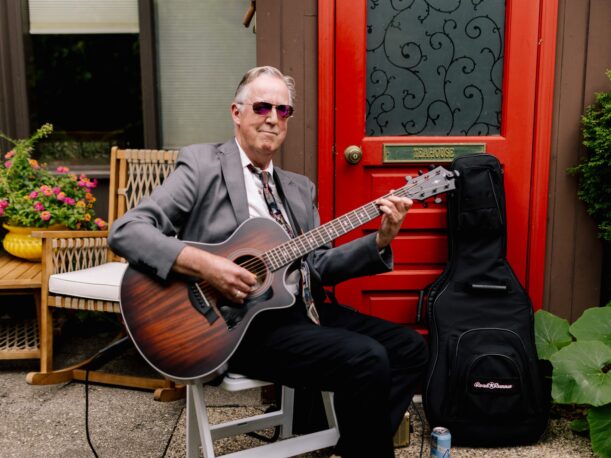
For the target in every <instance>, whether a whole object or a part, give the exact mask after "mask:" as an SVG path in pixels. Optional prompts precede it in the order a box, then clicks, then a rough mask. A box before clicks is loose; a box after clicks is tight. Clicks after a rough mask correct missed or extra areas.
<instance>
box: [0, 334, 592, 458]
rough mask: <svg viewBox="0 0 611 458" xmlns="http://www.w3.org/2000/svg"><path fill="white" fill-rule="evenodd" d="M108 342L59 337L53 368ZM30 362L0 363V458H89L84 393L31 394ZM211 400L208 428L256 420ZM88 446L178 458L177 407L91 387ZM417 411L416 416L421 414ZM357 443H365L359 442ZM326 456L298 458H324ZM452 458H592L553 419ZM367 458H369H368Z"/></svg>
mask: <svg viewBox="0 0 611 458" xmlns="http://www.w3.org/2000/svg"><path fill="white" fill-rule="evenodd" d="M99 338H102V339H106V340H108V338H109V336H108V335H106V336H104V335H102V336H101V337H100V336H98V337H93V336H92V335H91V334H88V335H86V336H83V335H78V334H77V335H65V336H64V337H63V338H62V339H60V340H58V345H57V347H56V357H55V359H56V363H57V367H65V366H66V365H68V364H71V363H73V362H75V361H77V360H79V359H80V358H82V356H83V355H88V354H91V353H93V351H92V348H93V349H97V348H101V346H103V344H102V345H100V341H99V340H96V339H99ZM37 368H38V362H37V361H2V360H0V413H1V415H0V457H2V458H8V457H11V458H13V457H15V458H30V457H44V458H54V457H57V458H60V457H61V458H65V457H75V458H80V457H91V456H93V454H92V452H91V450H90V449H89V446H88V444H87V440H86V435H85V396H84V394H85V389H84V386H83V384H81V383H66V384H60V385H47V386H31V385H28V384H26V383H25V375H26V373H27V372H29V371H32V370H37ZM106 369H110V370H120V371H122V372H125V370H126V369H128V372H135V373H138V374H145V375H146V374H147V371H149V373H150V368H148V367H147V366H146V364H145V363H144V362H143V361H142V360H141V358H140V357H139V355H138V354H137V353H136V352H135V350H132V351H129V352H127V353H126V354H125V355H123V356H122V357H121V358H119V359H118V360H117V361H114V362H112V363H111V364H109V365H108V366H107V367H106ZM206 390H207V393H208V394H207V399H211V400H212V402H210V401H209V403H210V404H211V405H212V407H210V409H209V415H210V421H211V422H213V423H214V422H219V421H223V420H227V419H234V418H239V417H241V416H245V415H248V414H254V413H260V412H262V411H263V410H264V409H265V407H266V406H264V405H262V404H261V396H260V392H259V391H258V390H250V391H247V392H240V393H227V392H225V391H223V390H220V389H218V388H214V387H206ZM89 398H90V399H89V425H90V430H91V440H92V442H93V444H94V446H95V448H96V449H97V452H98V456H99V457H100V458H108V457H113V458H114V457H118V458H119V457H120V458H129V457H134V458H145V457H167V458H178V457H184V456H185V410H184V406H185V401H184V400H180V401H176V402H170V403H160V402H156V401H154V400H153V396H152V394H151V393H150V392H147V391H136V390H129V389H119V388H113V387H106V386H99V385H97V386H91V387H90V392H89ZM419 411H420V412H422V408H421V406H420V407H419ZM411 418H412V421H413V428H414V431H413V432H412V434H411V444H410V445H409V446H407V447H403V448H397V449H396V453H395V455H396V457H418V456H421V454H420V445H421V438H422V423H421V421H420V420H419V418H418V415H417V413H416V412H415V411H412V412H411ZM424 437H425V439H424V441H423V451H422V456H425V457H428V456H429V455H430V449H429V445H430V439H429V438H430V431H428V429H426V430H425V432H424ZM363 440H366V438H364V439H363ZM256 444H260V442H259V441H258V440H256V439H253V438H251V437H248V436H239V437H236V438H231V439H223V440H221V441H218V442H217V443H216V448H217V453H227V452H231V451H237V450H241V449H243V448H247V447H251V446H253V445H256ZM331 454H332V451H331V450H322V451H318V452H315V453H310V454H307V455H304V456H303V458H326V457H329V456H330V455H331ZM452 456H453V457H469V458H478V457H554V458H556V457H567V458H570V457H593V456H594V455H593V454H592V452H591V449H590V442H589V439H587V438H585V437H583V436H580V435H576V434H574V433H572V432H571V430H570V429H569V425H568V420H565V419H553V420H551V422H550V425H549V428H548V431H547V432H546V433H545V435H544V437H543V438H542V439H541V440H540V441H539V443H537V444H535V445H531V446H525V447H513V448H495V449H472V448H461V447H453V448H452ZM371 458H375V457H371Z"/></svg>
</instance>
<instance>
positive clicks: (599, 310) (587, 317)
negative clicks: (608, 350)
mask: <svg viewBox="0 0 611 458" xmlns="http://www.w3.org/2000/svg"><path fill="white" fill-rule="evenodd" d="M569 331H570V333H571V334H573V335H574V336H575V338H576V339H577V340H600V341H601V342H604V343H605V344H607V345H608V346H609V347H611V307H596V308H590V309H587V310H586V311H585V312H583V315H581V317H579V319H578V320H577V321H575V323H573V324H572V325H571V327H570V328H569Z"/></svg>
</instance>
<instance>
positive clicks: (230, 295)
mask: <svg viewBox="0 0 611 458" xmlns="http://www.w3.org/2000/svg"><path fill="white" fill-rule="evenodd" d="M173 269H174V270H175V271H176V272H179V273H182V274H187V275H192V276H195V277H199V278H201V279H203V280H206V281H207V282H208V283H210V285H211V286H212V287H213V288H214V289H216V290H217V291H218V292H219V293H220V294H222V295H223V296H225V297H226V298H227V299H228V300H230V301H231V302H235V303H237V304H242V303H244V298H246V296H248V294H250V292H251V291H252V288H253V287H254V286H255V284H256V281H257V277H256V276H255V274H253V273H252V272H249V271H248V270H246V269H244V268H243V267H240V266H239V265H237V264H236V263H234V262H233V261H230V260H229V259H225V258H223V257H221V256H217V255H215V254H212V253H208V252H207V251H204V250H200V249H199V248H195V247H192V246H186V247H185V248H184V249H183V250H182V251H181V252H180V253H179V254H178V257H177V258H176V262H175V263H174V267H173Z"/></svg>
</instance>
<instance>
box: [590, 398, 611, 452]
mask: <svg viewBox="0 0 611 458" xmlns="http://www.w3.org/2000/svg"><path fill="white" fill-rule="evenodd" d="M588 423H590V440H591V441H592V450H594V453H596V454H597V455H599V456H602V457H603V458H611V404H607V405H605V406H602V407H594V408H592V409H590V412H588Z"/></svg>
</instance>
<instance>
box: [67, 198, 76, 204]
mask: <svg viewBox="0 0 611 458" xmlns="http://www.w3.org/2000/svg"><path fill="white" fill-rule="evenodd" d="M64 203H65V204H66V205H74V204H75V203H76V200H74V199H73V198H72V197H66V198H65V199H64Z"/></svg>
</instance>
